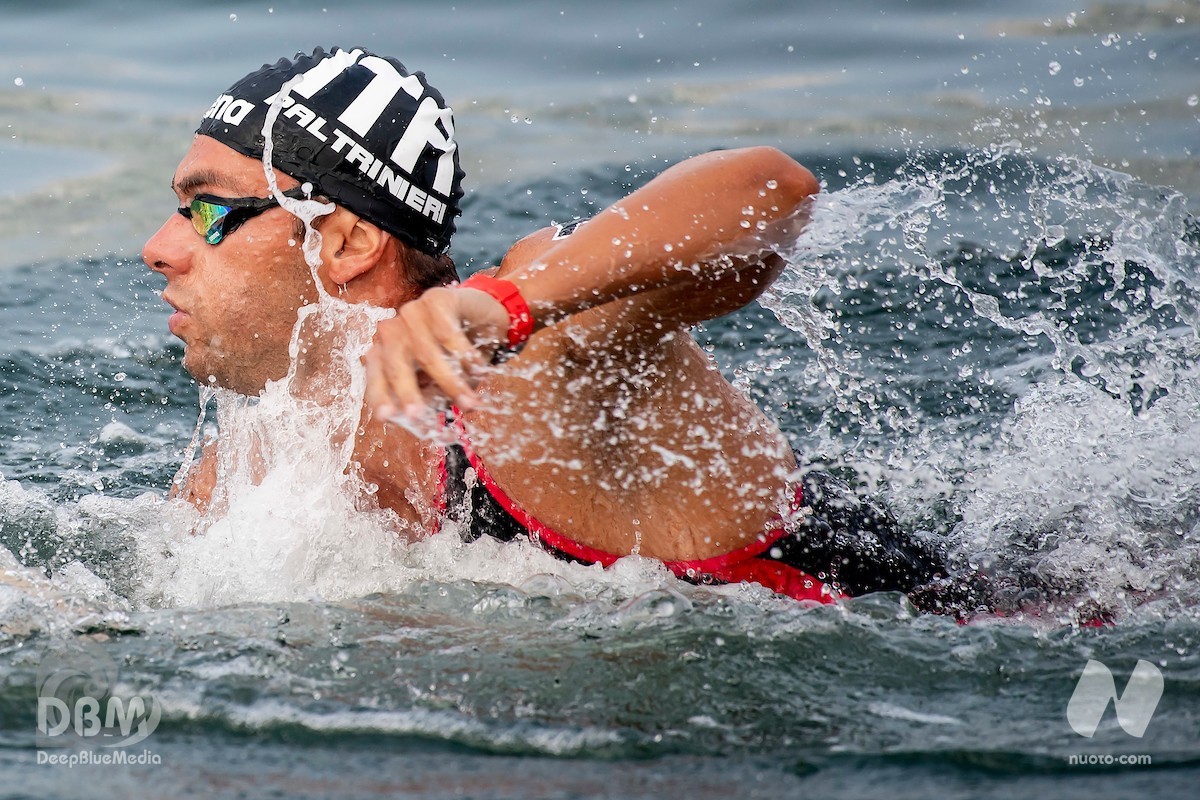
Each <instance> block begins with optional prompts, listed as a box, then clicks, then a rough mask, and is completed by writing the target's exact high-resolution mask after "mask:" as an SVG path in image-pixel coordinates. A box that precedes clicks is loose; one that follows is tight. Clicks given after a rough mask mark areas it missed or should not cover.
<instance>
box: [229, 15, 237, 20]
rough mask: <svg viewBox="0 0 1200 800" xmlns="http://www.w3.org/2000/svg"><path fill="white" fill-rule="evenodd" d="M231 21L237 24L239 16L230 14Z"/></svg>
mask: <svg viewBox="0 0 1200 800" xmlns="http://www.w3.org/2000/svg"><path fill="white" fill-rule="evenodd" d="M229 21H230V22H237V14H230V15H229Z"/></svg>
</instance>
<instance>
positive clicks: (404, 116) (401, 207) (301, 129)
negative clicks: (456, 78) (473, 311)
mask: <svg viewBox="0 0 1200 800" xmlns="http://www.w3.org/2000/svg"><path fill="white" fill-rule="evenodd" d="M298 75H299V76H303V77H302V78H301V79H300V80H299V81H298V82H297V83H296V84H295V85H293V86H292V87H291V89H290V90H289V91H288V92H287V93H286V95H284V96H282V97H280V98H278V100H279V102H280V103H281V105H282V109H281V110H280V112H279V116H278V118H277V119H276V121H275V126H274V128H273V129H272V132H271V133H272V136H271V138H272V140H273V141H274V150H273V151H272V155H271V162H272V164H274V166H275V168H276V169H278V170H281V171H283V172H285V173H287V174H288V175H291V176H292V177H293V178H295V179H296V180H298V181H302V182H303V181H311V182H312V183H313V184H314V185H315V186H316V187H317V190H318V191H319V192H320V193H321V194H324V195H325V196H327V197H329V198H330V199H332V200H333V201H334V202H335V203H338V204H340V205H343V206H345V207H346V208H348V209H350V210H351V211H353V212H354V213H355V214H358V215H359V216H360V217H363V218H364V219H367V220H369V221H371V222H373V223H375V224H376V225H378V226H379V227H380V228H383V229H384V230H386V231H388V232H389V233H391V234H393V235H394V236H396V237H398V238H399V239H401V240H402V241H404V242H406V243H407V244H409V245H412V246H413V247H415V248H417V249H418V250H421V251H423V252H425V253H429V254H430V255H441V254H442V253H444V252H445V251H446V250H447V249H448V248H449V247H450V237H451V236H452V235H453V234H454V218H455V217H456V216H458V215H459V214H460V213H462V212H461V209H460V208H459V201H460V200H461V198H462V196H463V190H462V179H463V171H462V169H461V168H460V167H459V163H458V146H457V144H456V143H455V140H454V119H453V117H452V116H451V112H450V109H449V107H447V106H446V102H445V100H444V99H443V98H442V95H441V94H440V93H439V92H438V91H437V89H434V88H433V87H432V86H430V85H429V84H428V83H427V82H426V81H425V75H424V74H422V73H420V72H414V73H409V72H408V71H407V70H406V69H405V68H404V65H403V64H401V63H400V62H399V61H397V60H396V59H394V58H384V57H382V56H377V55H374V54H372V53H370V52H368V51H366V50H363V49H354V50H342V49H339V48H335V49H334V50H333V52H332V53H326V52H325V51H324V50H323V49H321V48H317V49H316V50H314V51H313V53H312V55H311V56H309V55H303V54H300V53H297V54H296V58H295V59H294V60H292V61H289V60H288V59H286V58H283V59H280V60H279V61H278V62H276V63H275V64H274V65H263V67H262V69H260V70H258V71H257V72H254V73H251V74H250V75H247V76H246V77H245V78H242V80H240V81H238V82H237V83H235V84H234V85H233V87H232V88H230V89H229V90H228V91H226V92H225V93H224V94H222V95H221V96H220V97H219V98H217V101H216V102H215V103H213V105H212V107H211V108H209V110H208V111H207V113H205V115H204V119H203V120H202V121H201V122H200V127H199V128H198V129H197V130H196V133H199V134H202V135H204V136H211V137H212V138H213V139H216V140H217V141H218V142H221V143H222V144H224V145H227V146H228V147H231V148H233V149H234V150H236V151H237V152H239V153H241V154H243V155H246V156H250V157H251V158H262V155H263V145H264V139H263V133H262V130H263V123H264V122H265V120H266V118H267V111H268V110H269V109H270V107H271V104H272V102H274V101H276V99H277V98H276V95H278V94H279V91H280V90H281V89H282V88H283V85H284V84H285V83H287V82H288V81H289V80H291V79H292V78H294V77H296V76H298Z"/></svg>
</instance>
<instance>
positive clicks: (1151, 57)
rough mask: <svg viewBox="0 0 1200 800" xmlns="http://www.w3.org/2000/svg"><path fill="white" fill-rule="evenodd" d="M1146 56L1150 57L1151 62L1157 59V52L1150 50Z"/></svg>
mask: <svg viewBox="0 0 1200 800" xmlns="http://www.w3.org/2000/svg"><path fill="white" fill-rule="evenodd" d="M1146 55H1148V56H1150V60H1151V61H1153V60H1154V59H1156V58H1158V51H1157V50H1151V51H1150V52H1149V53H1147V54H1146Z"/></svg>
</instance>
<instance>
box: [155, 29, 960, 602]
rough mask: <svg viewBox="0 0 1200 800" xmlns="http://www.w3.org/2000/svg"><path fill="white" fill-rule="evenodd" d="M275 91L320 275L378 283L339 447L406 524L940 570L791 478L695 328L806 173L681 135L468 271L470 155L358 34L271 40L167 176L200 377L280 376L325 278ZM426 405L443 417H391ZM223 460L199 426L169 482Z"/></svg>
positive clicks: (771, 574) (915, 578)
mask: <svg viewBox="0 0 1200 800" xmlns="http://www.w3.org/2000/svg"><path fill="white" fill-rule="evenodd" d="M292 79H296V80H294V81H293V80H292ZM289 81H291V82H290V83H289ZM285 84H287V86H286V87H285ZM273 103H274V104H275V106H276V111H277V113H278V118H277V120H276V121H275V124H274V127H273V129H272V141H273V152H272V156H271V163H272V164H273V166H274V168H275V169H276V170H277V175H278V188H279V189H280V190H282V191H283V192H284V193H285V194H286V195H287V196H289V197H292V198H300V197H316V198H320V199H322V200H327V201H329V202H331V203H332V204H333V210H332V211H331V212H330V213H328V214H327V215H325V216H322V217H320V218H318V219H317V220H316V222H315V226H316V228H317V230H319V232H320V235H321V246H320V262H321V263H320V267H319V269H318V270H317V271H316V275H317V279H318V280H319V281H320V282H321V284H322V285H323V287H324V289H325V290H326V291H327V292H329V293H330V294H332V295H334V296H337V297H340V298H341V299H342V300H344V301H346V302H349V303H369V304H373V305H376V306H381V307H386V308H389V309H395V310H396V315H395V317H393V318H391V319H388V320H385V321H384V322H382V323H381V324H380V325H379V328H378V331H377V334H376V338H375V343H374V346H373V347H372V349H371V350H370V352H369V353H368V355H367V359H366V360H367V371H368V372H367V388H366V398H365V403H364V409H363V414H362V419H361V422H360V426H359V434H358V438H357V441H356V445H355V449H354V456H353V459H352V465H347V468H348V469H355V470H357V471H358V474H359V475H360V477H361V479H362V480H363V481H364V482H367V483H369V484H374V485H376V486H378V491H377V492H375V493H374V498H375V501H376V502H378V504H379V505H380V506H381V507H384V508H388V509H391V510H392V511H394V512H395V513H396V514H397V515H398V516H399V518H400V520H401V521H402V522H403V524H404V526H405V529H406V530H417V531H422V532H427V533H432V532H434V531H437V530H438V529H439V527H441V526H444V525H445V524H446V523H447V521H451V522H452V523H453V524H454V527H455V528H456V529H458V530H461V531H463V533H464V535H465V536H467V537H478V536H483V535H490V536H496V537H499V538H501V539H511V538H515V537H528V538H530V539H532V540H533V541H534V542H536V543H537V544H538V545H540V546H542V547H544V548H546V549H547V550H548V551H550V552H551V553H553V554H555V555H556V556H559V557H561V558H564V559H570V560H575V561H581V562H585V563H599V564H602V565H605V566H607V565H609V564H611V563H612V562H613V561H615V560H616V559H618V558H620V557H621V556H625V555H629V554H631V553H638V554H640V555H642V556H646V557H651V558H655V559H658V560H660V561H662V562H663V563H664V564H665V565H666V566H667V568H669V569H670V570H671V571H672V572H673V573H675V574H676V575H677V576H679V577H680V578H682V579H684V580H688V581H692V582H696V583H730V582H738V581H748V582H754V583H758V584H761V585H763V586H765V587H767V588H769V589H772V590H774V591H776V592H779V593H781V594H784V595H788V596H791V597H794V598H797V599H801V600H814V601H818V602H831V601H833V600H835V599H836V598H837V597H839V596H841V595H846V594H859V593H863V592H868V591H874V590H902V591H908V590H911V589H913V588H915V587H917V586H919V585H922V584H925V583H927V582H929V581H930V580H932V579H934V578H935V577H937V575H938V572H939V570H940V562H939V561H938V559H937V558H936V557H935V556H933V555H932V554H931V553H929V552H927V551H926V550H925V549H924V548H922V547H919V546H917V545H916V544H914V543H913V542H910V541H907V540H906V539H905V537H904V536H903V535H901V534H900V532H899V530H898V529H897V528H896V527H895V525H894V523H893V522H892V521H891V520H890V518H889V517H888V515H887V514H886V512H884V511H883V510H881V509H879V508H878V507H876V506H875V505H873V504H871V503H869V502H864V501H862V500H860V499H858V498H855V497H854V496H853V495H852V494H850V493H849V492H848V491H847V490H846V488H845V486H844V485H841V484H839V483H838V482H836V481H834V480H832V479H830V478H828V476H823V475H810V476H809V477H807V478H805V479H803V480H801V479H800V478H799V477H798V472H797V464H796V460H795V457H794V456H793V454H792V451H791V449H790V447H789V446H788V443H787V441H786V440H785V438H784V436H783V435H782V434H781V433H780V431H779V430H778V428H777V427H776V426H775V425H774V424H772V423H771V422H770V421H769V420H768V419H767V418H766V417H765V416H764V415H763V414H762V412H761V411H760V410H759V409H758V408H756V407H755V406H754V405H753V404H752V403H750V402H749V401H748V400H747V399H746V397H744V396H743V395H742V394H741V393H739V392H738V391H736V390H735V389H734V388H733V387H732V386H731V385H730V384H729V383H728V382H726V381H725V379H724V378H723V377H722V376H721V374H720V372H718V370H717V369H716V367H715V366H714V365H713V363H712V361H711V359H710V358H708V356H707V355H706V354H705V353H704V352H703V351H702V350H701V349H700V348H699V347H698V346H697V344H696V342H695V341H694V340H693V339H692V337H691V335H690V334H689V327H690V326H691V325H693V324H695V323H697V322H700V321H703V320H706V319H711V318H713V317H716V316H719V315H721V314H726V313H729V312H732V311H735V310H736V309H738V308H741V307H742V306H744V305H746V304H747V303H749V302H750V301H752V300H754V299H755V298H756V297H758V296H759V294H760V293H761V292H762V291H763V290H764V289H766V288H767V286H768V285H769V284H770V283H771V282H772V281H773V280H774V279H775V278H776V277H777V276H778V275H779V274H780V272H781V271H782V270H783V268H784V262H783V260H782V259H781V258H780V257H779V256H778V255H776V254H775V252H774V249H775V248H776V247H777V246H779V245H781V244H784V243H786V242H788V241H791V240H794V238H795V237H796V236H797V235H798V233H799V232H800V230H801V229H802V228H803V226H804V224H805V223H806V222H807V210H806V209H807V206H808V201H809V199H810V198H811V197H812V196H813V195H814V194H816V193H817V191H818V185H817V181H816V180H815V179H814V178H813V176H812V175H811V174H810V173H809V172H808V171H807V170H806V169H804V168H803V167H802V166H800V165H799V164H797V163H796V162H795V161H793V160H792V159H790V158H789V157H787V156H786V155H784V154H783V153H781V152H779V151H778V150H775V149H772V148H769V147H751V148H746V149H741V150H730V151H720V152H713V153H708V154H705V155H700V156H697V157H695V158H691V159H688V160H686V161H684V162H682V163H680V164H677V165H676V166H674V167H671V168H670V169H668V170H666V171H665V172H664V173H662V174H661V175H660V176H658V177H657V178H655V179H653V180H652V181H650V182H649V183H648V184H646V185H645V186H644V187H642V188H641V189H638V190H637V191H635V192H633V193H632V194H630V195H629V196H627V197H625V198H624V199H622V200H620V201H618V202H617V203H615V204H613V205H612V206H611V207H609V208H607V209H605V210H604V211H602V212H600V213H599V214H598V215H596V216H595V217H594V218H592V219H590V220H587V221H585V222H582V223H579V224H575V225H571V226H559V227H548V228H544V229H542V230H540V231H537V232H535V233H532V234H530V235H529V236H527V237H525V238H524V239H522V240H520V241H519V242H517V243H516V244H514V245H513V246H512V248H511V249H509V251H508V252H507V254H506V255H505V256H504V258H503V260H502V262H501V264H500V266H499V268H497V269H495V270H489V271H487V273H486V274H480V275H476V276H472V277H471V278H469V279H467V280H466V281H464V282H462V283H459V282H458V276H457V274H456V272H455V267H454V264H453V262H452V261H451V259H450V257H449V256H448V255H447V252H448V250H449V248H450V244H451V238H452V236H453V234H454V231H455V218H456V217H457V216H458V215H459V214H460V201H461V199H462V197H463V190H462V180H463V177H464V175H463V171H462V170H461V169H460V167H459V152H458V146H457V143H456V140H455V135H454V134H455V131H454V122H453V117H452V115H451V111H450V108H449V107H448V106H447V104H446V102H445V100H444V99H443V97H442V95H441V94H440V93H439V92H438V91H437V90H436V89H434V88H433V87H432V86H430V84H429V82H428V81H427V80H426V79H425V76H424V75H423V74H422V73H420V72H409V71H408V70H407V69H405V67H404V65H403V64H401V63H400V62H399V61H397V60H396V59H394V58H388V57H383V56H378V55H375V54H372V53H370V52H367V51H365V50H362V49H354V50H340V49H335V50H333V51H332V52H331V53H326V52H324V51H323V50H321V49H317V50H315V51H314V52H313V53H312V54H311V55H303V54H298V55H297V56H296V57H295V58H294V59H290V60H289V59H281V60H280V61H278V62H277V63H275V64H273V65H269V66H264V67H263V68H261V69H260V70H258V71H256V72H254V73H252V74H250V75H248V76H247V77H245V78H243V79H242V80H240V81H238V82H237V83H235V84H234V85H233V86H232V87H231V88H230V89H228V90H227V91H225V92H223V93H222V94H221V95H220V97H219V98H218V99H217V101H216V102H215V103H214V104H213V105H212V107H211V108H210V109H209V110H208V112H207V113H206V114H205V115H204V118H203V119H202V121H201V123H200V127H199V129H198V130H197V132H196V136H195V138H194V140H193V141H192V145H191V148H190V149H189V150H188V152H187V153H186V154H185V155H184V157H183V160H182V161H181V162H180V164H179V166H178V168H177V169H176V171H175V175H174V178H173V180H172V186H173V188H174V190H175V192H176V194H177V195H178V198H179V208H178V213H176V214H172V215H171V216H170V218H169V219H168V220H167V221H166V222H165V223H164V224H163V226H162V227H161V228H160V229H159V231H158V232H157V233H155V234H154V236H153V237H152V238H151V239H150V240H149V241H148V242H147V243H146V246H145V250H144V254H143V255H144V258H145V261H146V264H147V265H148V266H149V267H150V268H151V269H152V270H154V271H156V272H158V273H160V274H161V275H163V276H164V277H165V278H166V281H167V286H166V290H165V291H164V292H163V298H164V299H165V300H166V301H167V302H168V303H169V304H170V305H171V306H173V307H174V309H175V313H173V314H172V315H171V318H170V321H169V326H170V329H171V332H172V333H173V334H175V335H176V336H177V337H179V338H180V339H182V340H183V343H184V348H185V350H184V359H183V363H184V367H185V368H186V369H187V370H188V371H189V372H190V373H191V375H192V376H193V377H195V378H196V379H197V380H198V381H201V382H203V383H213V384H216V385H219V386H222V387H226V388H228V389H232V390H234V391H237V392H240V393H243V394H249V395H254V394H257V393H259V392H261V391H262V390H263V388H264V387H265V386H266V384H267V382H268V381H273V380H278V379H280V378H282V377H283V376H284V375H285V374H286V373H287V371H288V367H289V363H290V361H289V359H290V356H289V352H288V345H289V340H290V338H291V336H292V331H293V327H294V325H295V323H296V321H297V314H298V310H299V309H300V308H301V307H302V306H304V305H306V304H310V303H314V302H316V301H317V299H318V292H317V287H316V285H315V284H314V279H313V273H312V271H310V269H309V267H308V266H307V264H306V263H305V259H304V256H303V254H302V252H301V242H302V240H303V238H304V237H303V235H302V233H303V227H302V226H301V225H299V224H298V220H297V219H296V218H295V217H293V216H292V215H291V214H290V213H288V212H287V211H286V210H284V209H282V208H280V207H279V202H278V199H277V198H275V197H273V196H272V192H271V189H270V186H269V183H268V179H267V177H266V175H265V174H264V166H263V163H262V158H263V152H264V146H265V142H264V138H263V135H262V131H263V124H264V121H265V120H266V119H267V114H268V112H269V111H270V110H271V109H272V104H273ZM244 331H252V332H253V335H246V334H244V333H243V332H244ZM438 400H445V401H447V403H446V405H449V406H450V407H449V409H445V410H436V409H434V408H433V406H435V405H437V401H438ZM434 414H438V415H443V414H444V416H440V417H439V418H440V420H441V421H440V424H443V425H445V426H447V430H449V431H453V433H454V436H455V438H456V439H457V443H456V444H453V445H451V446H449V447H447V446H444V445H443V444H438V443H436V442H434V441H430V440H429V439H427V438H421V437H418V436H417V435H415V434H414V433H412V432H411V429H413V427H414V426H413V425H403V424H398V423H397V419H398V415H405V416H407V417H409V418H412V419H414V420H419V419H425V418H428V417H429V416H431V415H434ZM214 462H215V454H214V452H212V448H209V449H208V451H206V452H205V453H204V455H203V456H202V457H201V459H200V462H199V463H198V464H197V465H195V466H194V468H193V469H192V470H191V472H190V473H189V474H188V475H187V476H186V478H185V479H184V480H185V485H183V486H180V487H177V492H178V493H180V494H182V495H183V496H186V497H187V498H188V499H190V500H191V501H192V502H194V503H196V504H198V505H201V506H203V505H204V504H205V503H207V502H208V500H209V498H210V496H211V493H212V491H213V488H214V481H215V479H216V477H215V475H216V470H215V468H214V466H213V465H214Z"/></svg>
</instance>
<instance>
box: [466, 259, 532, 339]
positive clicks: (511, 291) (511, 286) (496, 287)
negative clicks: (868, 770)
mask: <svg viewBox="0 0 1200 800" xmlns="http://www.w3.org/2000/svg"><path fill="white" fill-rule="evenodd" d="M459 286H461V287H465V288H468V289H478V290H479V291H481V292H484V293H486V294H490V295H491V296H492V297H494V298H496V300H498V301H499V302H500V304H501V305H503V306H504V309H505V310H506V311H507V312H508V346H509V347H516V346H517V345H520V344H522V343H524V342H525V341H526V340H527V339H529V337H530V336H532V335H533V314H531V313H530V312H529V304H528V303H526V302H525V298H524V297H522V296H521V290H520V289H518V288H517V285H516V284H515V283H513V282H512V281H506V280H504V279H502V278H493V277H491V276H488V275H481V274H478V273H476V274H475V275H472V276H471V277H469V278H467V279H466V280H465V281H463V282H462V283H460V284H459Z"/></svg>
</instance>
